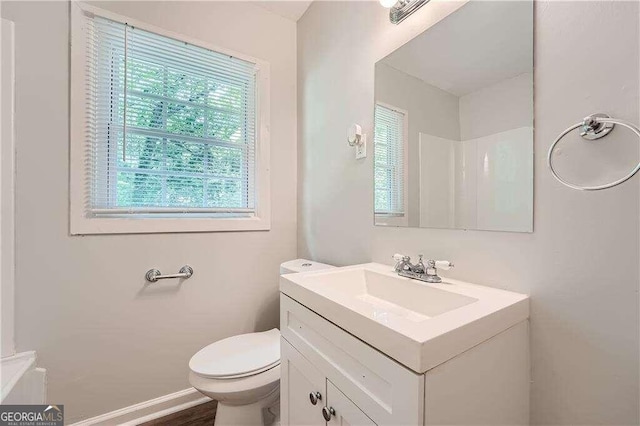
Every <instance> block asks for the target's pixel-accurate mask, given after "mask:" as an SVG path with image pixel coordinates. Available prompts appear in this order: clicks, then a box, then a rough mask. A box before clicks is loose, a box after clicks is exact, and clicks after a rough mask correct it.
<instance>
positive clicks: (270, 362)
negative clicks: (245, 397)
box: [189, 328, 280, 378]
mask: <svg viewBox="0 0 640 426" xmlns="http://www.w3.org/2000/svg"><path fill="white" fill-rule="evenodd" d="M279 363H280V330H278V329H277V328H274V329H273V330H269V331H265V332H262V333H249V334H240V335H238V336H233V337H229V338H226V339H223V340H220V341H218V342H215V343H212V344H210V345H209V346H206V347H205V348H203V349H201V350H200V351H198V353H196V354H195V355H194V356H193V357H191V361H189V368H190V369H191V371H193V372H194V373H196V374H198V375H199V376H202V377H211V378H235V377H244V376H249V375H253V374H258V373H261V372H263V371H266V370H268V369H270V368H273V367H274V366H276V365H278V364H279Z"/></svg>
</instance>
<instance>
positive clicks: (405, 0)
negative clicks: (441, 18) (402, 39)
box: [380, 0, 429, 25]
mask: <svg viewBox="0 0 640 426" xmlns="http://www.w3.org/2000/svg"><path fill="white" fill-rule="evenodd" d="M427 3H429V0H380V4H381V5H382V6H384V7H386V8H388V9H391V10H390V11H389V21H391V23H393V24H396V25H397V24H399V23H400V22H402V21H403V20H405V19H406V18H407V17H408V16H409V15H411V14H412V13H413V12H415V11H416V10H418V9H420V8H421V7H422V6H423V5H425V4H427Z"/></svg>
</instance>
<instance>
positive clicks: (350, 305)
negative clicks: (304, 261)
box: [280, 263, 529, 373]
mask: <svg viewBox="0 0 640 426" xmlns="http://www.w3.org/2000/svg"><path fill="white" fill-rule="evenodd" d="M280 291H281V292H282V293H284V294H285V295H287V296H289V297H291V298H292V299H294V300H296V301H297V302H299V303H300V304H302V305H304V306H306V307H307V308H309V309H311V310H312V311H314V312H316V313H318V314H319V315H321V316H323V317H324V318H326V319H328V320H329V321H331V322H333V323H334V324H336V325H338V326H339V327H341V328H342V329H344V330H346V331H348V332H349V333H351V334H353V335H354V336H356V337H358V338H359V339H361V340H363V341H364V342H366V343H368V344H369V345H371V346H373V347H374V348H376V349H378V350H380V351H381V352H383V353H385V354H386V355H388V356H390V357H392V358H394V359H395V360H396V361H398V362H400V363H401V364H403V365H405V366H407V367H409V368H411V369H412V370H414V371H416V372H418V373H423V372H425V371H428V370H430V369H431V368H433V367H435V366H436V365H439V364H441V363H442V362H445V361H447V360H448V359H451V358H453V357H454V356H456V355H458V354H460V353H462V352H464V351H465V350H468V349H470V348H472V347H473V346H475V345H478V344H480V343H482V342H483V341H485V340H488V339H490V338H491V337H493V336H495V335H497V334H499V333H500V332H502V331H504V330H506V329H507V328H509V327H511V326H513V325H515V324H517V323H519V322H521V321H524V320H526V319H527V318H528V317H529V303H528V296H526V295H523V294H518V293H513V292H509V291H504V290H499V289H495V288H492V287H486V286H480V285H475V284H470V283H465V282H462V281H457V280H448V279H444V281H443V282H442V283H438V284H430V283H424V282H422V281H417V280H413V279H410V278H404V277H399V276H398V275H397V274H395V273H394V272H393V270H392V268H391V267H390V266H388V265H381V264H377V263H368V264H364V265H355V266H347V267H343V268H335V269H331V270H328V271H318V272H305V273H299V274H289V275H282V276H281V278H280Z"/></svg>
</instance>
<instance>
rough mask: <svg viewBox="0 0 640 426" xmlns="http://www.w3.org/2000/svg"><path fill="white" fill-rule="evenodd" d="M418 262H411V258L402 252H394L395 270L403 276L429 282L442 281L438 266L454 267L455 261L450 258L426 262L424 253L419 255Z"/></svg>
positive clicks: (442, 267) (444, 267)
mask: <svg viewBox="0 0 640 426" xmlns="http://www.w3.org/2000/svg"><path fill="white" fill-rule="evenodd" d="M418 256H419V258H418V263H416V264H415V265H414V264H412V263H411V258H410V257H409V256H405V255H402V254H394V255H393V259H394V260H395V261H396V265H395V266H394V267H393V269H394V271H396V273H397V274H398V275H400V276H401V277H406V278H413V279H416V280H420V281H424V282H428V283H441V282H442V278H440V277H439V276H438V270H437V268H441V269H445V270H446V269H449V268H452V267H453V263H451V262H449V261H448V260H427V263H426V264H425V263H424V262H423V260H422V257H423V256H422V255H421V254H420V255H418Z"/></svg>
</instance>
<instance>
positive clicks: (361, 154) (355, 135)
mask: <svg viewBox="0 0 640 426" xmlns="http://www.w3.org/2000/svg"><path fill="white" fill-rule="evenodd" d="M347 142H348V143H349V146H354V147H355V148H356V160H359V159H361V158H365V157H366V156H367V135H366V134H364V133H362V127H360V125H358V124H355V123H354V124H352V125H351V126H349V129H348V130H347Z"/></svg>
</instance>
